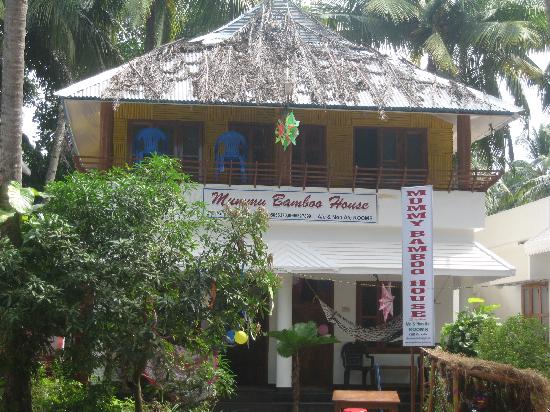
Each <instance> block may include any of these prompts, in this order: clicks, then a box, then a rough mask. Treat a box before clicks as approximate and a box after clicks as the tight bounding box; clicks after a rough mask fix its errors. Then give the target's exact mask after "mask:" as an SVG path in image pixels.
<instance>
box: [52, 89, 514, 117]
mask: <svg viewBox="0 0 550 412" xmlns="http://www.w3.org/2000/svg"><path fill="white" fill-rule="evenodd" d="M64 90H66V89H63V90H60V91H58V92H56V93H55V95H56V96H58V97H61V98H62V99H66V100H83V101H104V102H113V101H115V99H109V98H101V97H95V96H68V95H64V94H63V93H62V92H63V91H64ZM116 101H117V102H119V103H148V104H177V105H192V106H233V107H239V106H242V107H266V108H273V107H286V106H287V104H284V103H254V102H222V101H217V102H201V101H198V100H169V99H166V100H163V99H158V100H152V99H128V98H124V99H118V100H116ZM290 106H291V107H294V108H299V109H330V110H362V111H369V112H377V111H379V110H380V108H379V107H378V106H348V105H330V104H327V105H320V104H319V105H316V104H310V103H308V104H300V103H290ZM384 111H386V112H400V113H429V114H456V115H461V114H464V115H490V116H509V117H511V119H510V121H513V120H516V119H518V118H520V116H521V114H522V113H523V112H522V111H521V110H520V111H517V112H514V111H509V110H478V109H464V108H461V109H456V108H438V107H434V108H425V107H384Z"/></svg>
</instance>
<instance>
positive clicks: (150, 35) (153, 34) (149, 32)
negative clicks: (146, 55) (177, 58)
mask: <svg viewBox="0 0 550 412" xmlns="http://www.w3.org/2000/svg"><path fill="white" fill-rule="evenodd" d="M159 7H160V0H153V2H152V3H151V10H150V12H149V16H148V17H147V20H146V21H145V43H144V47H145V51H146V52H148V51H151V50H153V49H154V48H155V47H156V46H157V32H158V28H157V14H158V12H159V10H158V9H159Z"/></svg>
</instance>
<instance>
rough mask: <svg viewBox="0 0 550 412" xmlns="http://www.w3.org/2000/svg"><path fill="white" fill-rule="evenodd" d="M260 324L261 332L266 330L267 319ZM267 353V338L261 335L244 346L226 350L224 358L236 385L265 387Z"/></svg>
mask: <svg viewBox="0 0 550 412" xmlns="http://www.w3.org/2000/svg"><path fill="white" fill-rule="evenodd" d="M260 323H261V325H262V330H263V331H266V330H268V328H267V324H268V321H267V318H265V319H264V320H263V321H261V322H260ZM267 352H268V338H267V336H263V335H260V336H257V337H256V340H252V339H249V341H248V343H247V344H245V345H235V346H233V347H232V348H229V349H228V350H227V353H226V357H227V359H228V360H229V364H230V365H231V370H232V371H233V373H234V374H235V375H236V376H235V381H236V383H237V385H239V386H264V385H267V356H268V354H267Z"/></svg>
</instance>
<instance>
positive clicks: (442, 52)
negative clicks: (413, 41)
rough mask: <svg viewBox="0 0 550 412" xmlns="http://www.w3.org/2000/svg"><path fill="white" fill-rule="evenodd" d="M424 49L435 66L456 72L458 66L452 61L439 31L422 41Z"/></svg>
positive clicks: (454, 73) (452, 72)
mask: <svg viewBox="0 0 550 412" xmlns="http://www.w3.org/2000/svg"><path fill="white" fill-rule="evenodd" d="M424 50H425V51H426V52H427V53H428V54H429V55H430V57H431V58H432V59H433V61H434V63H435V65H436V66H437V68H439V69H440V70H443V71H446V72H448V73H451V74H453V75H456V74H457V73H458V67H457V66H456V64H455V62H454V59H453V56H452V54H451V53H450V52H449V50H448V49H447V46H446V45H445V42H444V40H443V38H442V37H441V35H440V34H439V33H437V32H435V33H432V35H431V36H430V37H428V38H427V39H426V41H425V42H424Z"/></svg>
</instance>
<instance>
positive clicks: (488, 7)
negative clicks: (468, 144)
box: [317, 0, 550, 163]
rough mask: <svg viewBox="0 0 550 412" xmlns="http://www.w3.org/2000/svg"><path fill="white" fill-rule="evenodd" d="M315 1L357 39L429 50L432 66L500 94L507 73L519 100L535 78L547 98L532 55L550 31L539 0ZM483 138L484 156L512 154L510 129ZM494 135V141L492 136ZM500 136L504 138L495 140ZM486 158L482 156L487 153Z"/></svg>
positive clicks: (417, 52)
mask: <svg viewBox="0 0 550 412" xmlns="http://www.w3.org/2000/svg"><path fill="white" fill-rule="evenodd" d="M320 3H321V5H320V6H319V7H318V8H317V10H320V11H321V13H322V16H323V17H324V19H325V20H326V21H327V23H328V24H330V25H332V26H333V27H335V28H336V29H337V30H340V31H341V32H342V33H343V34H344V35H346V36H348V37H350V38H351V39H352V40H355V41H361V42H363V43H369V44H374V45H389V46H390V47H391V48H393V49H396V50H401V51H407V52H408V53H409V54H410V56H411V57H412V59H413V61H416V62H420V59H421V57H423V56H427V57H428V62H427V69H428V70H430V71H432V72H436V73H438V74H441V75H444V76H448V77H450V78H453V79H456V80H458V81H461V82H462V83H465V84H467V85H469V86H472V87H474V88H476V89H479V90H482V91H484V92H486V93H489V94H492V95H495V96H498V95H499V81H500V80H501V79H502V80H503V81H504V83H505V85H506V88H507V89H508V91H509V92H510V93H511V94H512V96H514V99H515V101H516V104H517V105H519V106H521V107H523V108H525V109H526V112H527V114H528V109H529V107H528V104H527V100H526V98H525V95H524V89H523V84H522V83H527V84H528V85H530V86H533V85H534V86H537V87H539V89H540V90H541V91H542V92H543V94H544V96H545V100H544V101H545V103H547V102H548V97H547V94H548V92H550V83H549V80H548V79H549V77H548V76H545V74H544V72H543V71H542V70H541V69H540V68H539V67H538V66H537V65H536V64H535V63H534V62H533V61H532V60H531V59H530V58H529V53H530V52H532V51H539V50H545V48H546V45H547V44H548V41H549V39H550V33H549V32H548V23H547V21H546V18H545V11H544V7H543V5H542V3H541V2H539V1H537V0H525V1H524V0H427V1H419V0H325V1H321V2H320ZM501 133H504V134H501V135H498V134H497V135H495V136H492V138H489V139H487V140H485V141H484V142H482V143H481V144H478V145H477V146H478V147H479V150H480V153H481V155H483V154H485V155H489V154H492V155H493V156H485V159H484V160H485V161H486V162H488V163H492V162H494V160H495V156H494V155H495V154H496V155H501V156H502V155H504V154H505V146H504V145H506V146H507V148H508V155H509V158H510V160H511V161H513V157H514V156H513V145H512V142H511V137H510V135H509V133H507V132H506V131H505V132H501ZM491 143H492V144H491ZM497 143H498V144H497ZM482 158H483V156H482Z"/></svg>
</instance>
